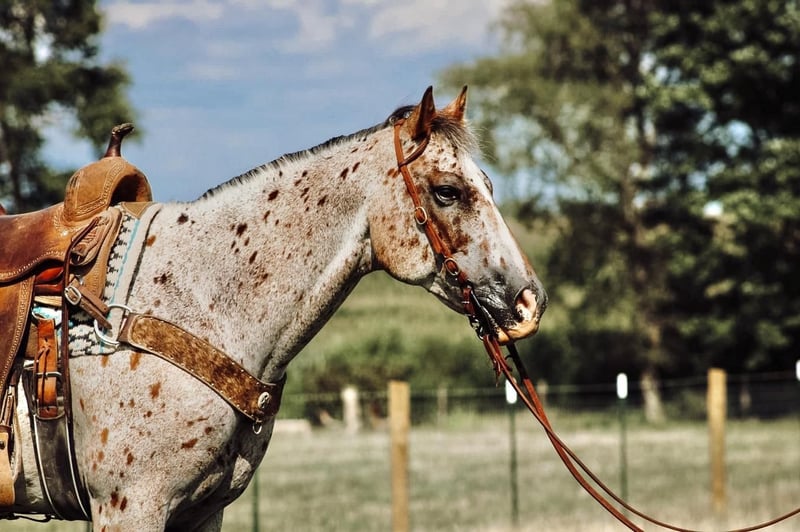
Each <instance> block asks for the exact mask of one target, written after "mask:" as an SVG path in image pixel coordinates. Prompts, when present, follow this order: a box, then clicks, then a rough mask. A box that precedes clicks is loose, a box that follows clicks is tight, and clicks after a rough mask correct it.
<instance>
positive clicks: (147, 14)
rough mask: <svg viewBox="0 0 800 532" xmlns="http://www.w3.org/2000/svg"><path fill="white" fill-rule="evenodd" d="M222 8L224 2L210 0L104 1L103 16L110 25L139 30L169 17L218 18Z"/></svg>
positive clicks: (204, 19)
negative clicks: (159, 0) (158, 0)
mask: <svg viewBox="0 0 800 532" xmlns="http://www.w3.org/2000/svg"><path fill="white" fill-rule="evenodd" d="M224 12H225V4H224V3H223V2H214V1H213V0H177V1H174V0H173V1H169V0H167V1H163V2H133V1H128V0H122V1H115V2H107V3H106V7H105V15H106V20H107V21H108V23H109V24H111V25H120V26H126V27H128V28H129V29H132V30H141V29H144V28H146V27H148V26H150V25H151V24H155V23H158V22H163V21H165V20H170V19H185V20H189V21H192V22H206V21H209V20H216V19H219V18H220V17H221V16H222V14H223V13H224Z"/></svg>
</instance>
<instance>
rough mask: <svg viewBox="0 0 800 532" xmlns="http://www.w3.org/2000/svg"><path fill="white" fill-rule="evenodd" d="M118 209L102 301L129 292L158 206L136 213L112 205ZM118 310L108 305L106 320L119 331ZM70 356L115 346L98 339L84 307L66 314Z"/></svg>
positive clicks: (112, 300) (121, 298)
mask: <svg viewBox="0 0 800 532" xmlns="http://www.w3.org/2000/svg"><path fill="white" fill-rule="evenodd" d="M112 208H114V209H120V210H121V211H122V222H121V223H120V228H119V232H118V233H117V238H116V241H115V242H114V246H113V247H112V249H111V254H110V255H109V257H108V273H107V275H106V284H105V287H104V288H103V300H104V301H105V302H106V304H108V305H111V304H114V303H116V304H125V303H126V302H127V301H128V296H129V295H130V290H131V284H132V282H133V278H134V276H135V275H136V271H137V270H138V268H139V258H140V257H141V254H142V251H143V250H144V247H145V241H146V240H147V233H148V230H149V229H150V224H151V223H152V221H153V219H154V218H155V216H156V215H157V214H158V212H159V211H160V210H161V205H160V204H158V203H154V204H151V205H149V206H147V207H146V208H145V209H144V211H142V212H141V213H140V214H139V215H138V216H136V215H135V214H132V212H131V211H129V210H128V209H126V208H125V204H122V205H121V206H117V207H112ZM121 319H122V311H121V310H120V309H112V310H111V313H110V316H109V321H110V322H111V325H112V327H113V330H114V331H119V326H120V321H121ZM69 350H70V356H72V357H76V356H82V355H108V354H111V353H113V352H114V351H115V350H116V347H115V346H113V345H109V344H106V343H103V342H101V341H100V340H99V339H98V338H97V335H96V334H95V331H94V320H93V319H92V318H91V317H90V316H89V315H88V314H87V313H86V312H84V311H82V310H81V311H79V312H74V313H72V314H71V315H70V325H69Z"/></svg>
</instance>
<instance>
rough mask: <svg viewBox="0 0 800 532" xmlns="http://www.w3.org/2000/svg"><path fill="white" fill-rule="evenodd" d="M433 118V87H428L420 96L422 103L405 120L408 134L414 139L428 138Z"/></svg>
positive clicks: (434, 114)
mask: <svg viewBox="0 0 800 532" xmlns="http://www.w3.org/2000/svg"><path fill="white" fill-rule="evenodd" d="M434 116H436V105H435V104H434V103H433V87H428V88H427V89H426V90H425V94H423V95H422V101H421V102H419V105H418V106H416V107H415V108H414V110H413V111H411V114H410V115H409V117H408V119H407V120H406V123H407V124H408V132H409V134H410V135H411V136H412V137H413V138H415V139H419V138H422V137H428V136H430V134H431V124H432V123H433V117H434Z"/></svg>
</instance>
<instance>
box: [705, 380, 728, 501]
mask: <svg viewBox="0 0 800 532" xmlns="http://www.w3.org/2000/svg"><path fill="white" fill-rule="evenodd" d="M727 398H728V394H727V386H726V375H725V371H724V370H722V369H718V368H712V369H710V370H708V396H707V408H708V447H709V451H710V460H711V504H712V506H713V508H714V511H715V512H716V513H718V514H723V513H724V512H725V510H726V506H727V500H726V493H725V418H726V416H727Z"/></svg>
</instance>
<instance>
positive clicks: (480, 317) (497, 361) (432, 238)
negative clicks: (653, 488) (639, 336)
mask: <svg viewBox="0 0 800 532" xmlns="http://www.w3.org/2000/svg"><path fill="white" fill-rule="evenodd" d="M403 122H404V120H403V119H401V120H398V121H397V122H395V124H394V147H395V155H396V156H397V167H398V169H399V170H400V172H401V173H402V175H403V179H404V181H405V184H406V189H407V190H408V194H409V196H410V197H411V201H412V202H413V204H414V219H415V220H416V222H417V224H419V225H420V226H422V227H424V230H425V234H426V235H427V237H428V241H429V242H430V246H431V249H432V250H433V251H434V253H435V254H436V255H437V256H438V258H439V259H440V260H441V261H442V264H443V267H444V268H446V269H447V271H448V272H449V273H450V274H451V275H453V276H454V277H455V278H456V279H457V281H458V284H459V286H460V287H461V291H462V295H463V303H464V312H465V314H466V315H467V318H468V319H469V321H470V324H471V325H472V327H473V328H474V329H475V331H476V332H477V334H478V337H479V338H480V339H481V341H482V342H483V345H484V348H485V349H486V353H487V354H488V355H489V359H490V360H491V361H492V365H493V367H494V370H495V373H496V374H497V375H498V376H499V375H500V374H502V375H504V376H505V377H506V379H508V381H509V382H510V383H511V385H512V386H513V387H514V389H515V390H516V392H517V394H518V395H519V397H520V398H521V399H522V402H523V403H524V404H525V406H526V407H527V408H528V410H529V411H530V412H531V414H533V417H534V418H536V420H537V421H538V422H539V424H540V425H541V426H542V428H543V429H544V431H545V433H546V434H547V437H548V439H549V440H550V442H551V443H552V445H553V448H554V449H555V451H556V453H557V454H558V456H559V458H560V459H561V461H562V462H563V463H564V465H565V466H566V467H567V470H569V472H570V474H571V475H572V476H573V478H575V480H576V481H577V482H578V484H580V486H581V487H582V488H583V489H584V490H585V491H586V492H587V493H589V495H591V496H592V497H593V498H594V499H595V500H596V501H597V502H598V503H600V505H601V506H603V508H605V509H606V510H607V511H608V512H609V513H610V514H611V515H613V516H614V517H615V518H616V519H617V520H618V521H620V522H621V523H622V524H623V525H625V526H626V527H628V528H629V529H630V530H633V531H636V532H641V531H643V529H642V528H640V527H639V526H638V525H636V524H635V523H634V522H633V521H631V520H630V519H629V518H628V517H627V516H626V515H625V514H623V513H622V512H621V511H620V510H619V509H618V508H617V507H616V506H614V504H612V503H611V502H610V501H609V500H608V499H606V498H605V497H604V496H603V495H602V494H601V493H600V492H599V491H598V490H597V489H595V488H594V486H592V484H591V483H590V482H589V481H587V480H586V479H585V478H584V476H583V474H582V473H581V471H583V472H584V473H585V474H586V475H587V476H588V477H589V478H590V479H591V480H592V481H593V482H594V483H595V485H597V487H598V488H600V490H601V491H603V492H604V493H605V494H606V495H607V496H608V497H609V498H611V499H612V500H614V501H615V502H616V503H617V504H618V505H619V506H621V507H622V508H624V509H626V510H628V511H629V512H631V513H632V514H634V515H636V516H638V517H641V518H642V519H644V520H645V521H648V522H650V523H652V524H655V525H657V526H660V527H662V528H666V529H669V530H674V531H676V532H696V531H694V530H691V529H688V528H681V527H678V526H674V525H670V524H668V523H665V522H663V521H659V520H657V519H654V518H652V517H650V516H648V515H647V514H645V513H643V512H641V511H639V510H637V509H635V508H634V507H632V506H631V505H630V504H628V503H627V502H625V501H624V500H623V499H622V498H621V497H619V496H618V495H616V494H615V493H614V492H613V491H612V490H611V489H610V488H609V487H608V486H606V485H605V484H604V483H603V482H602V481H601V480H600V479H599V478H598V477H597V475H595V474H594V473H593V472H592V471H591V470H590V469H589V467H588V466H586V464H584V463H583V462H582V461H581V459H580V458H579V457H578V456H577V455H576V454H575V453H574V452H573V451H572V449H570V448H569V447H568V446H567V445H566V444H565V443H564V442H563V441H562V440H561V439H560V438H559V437H558V435H557V434H556V432H555V431H554V430H553V427H552V426H551V425H550V420H549V419H548V418H547V414H545V411H544V407H543V406H542V403H541V401H540V400H539V396H538V394H537V393H536V390H535V388H534V386H533V383H532V382H531V379H530V378H529V377H528V373H527V370H526V369H525V366H524V365H523V364H522V359H521V358H520V357H519V354H518V353H517V350H516V348H515V347H514V344H513V343H510V344H508V345H507V348H508V350H509V353H510V355H509V356H510V358H511V359H512V361H513V362H514V365H515V366H516V368H517V372H518V374H519V375H520V379H521V380H522V383H523V386H524V390H523V387H522V386H520V385H519V383H518V382H517V380H516V379H515V378H514V375H513V372H512V370H511V368H510V366H509V365H508V362H507V361H506V358H505V357H504V356H503V352H502V349H501V347H500V343H499V342H498V340H497V332H496V331H495V329H494V326H493V325H492V322H491V320H490V319H489V316H488V313H487V312H486V310H485V309H484V308H483V306H482V305H481V303H480V301H478V298H477V297H475V294H474V293H473V291H472V283H471V281H470V279H469V276H468V275H467V274H466V272H464V271H462V270H461V269H460V268H459V267H458V264H457V263H456V261H455V260H454V259H453V256H452V252H451V250H450V249H449V248H448V246H447V245H446V243H445V242H444V241H443V240H442V239H441V237H440V236H439V233H438V231H437V230H436V228H435V227H433V225H432V224H431V223H429V222H430V219H429V218H428V214H427V212H426V211H425V209H424V207H423V206H422V202H421V200H420V197H419V192H418V190H417V187H416V185H415V184H414V181H413V179H412V177H411V173H410V171H409V169H408V165H409V164H410V163H412V162H413V161H415V160H416V159H417V158H419V157H420V156H421V155H422V153H423V152H424V151H425V148H426V147H427V145H428V142H429V140H430V132H428V134H427V135H426V136H425V137H424V138H423V139H422V140H421V141H420V143H419V144H418V145H417V147H416V149H415V150H414V151H413V152H411V154H410V155H408V156H407V157H406V156H405V155H404V154H403V147H402V142H401V140H400V126H401V125H402V123H403ZM797 514H800V508H796V509H794V510H792V511H790V512H788V513H786V514H784V515H781V516H779V517H776V518H775V519H772V520H770V521H766V522H764V523H760V524H757V525H754V526H749V527H746V528H739V529H735V530H731V531H729V532H750V531H753V530H760V529H762V528H766V527H769V526H772V525H774V524H776V523H779V522H780V521H784V520H786V519H789V518H791V517H793V516H795V515H797Z"/></svg>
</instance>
